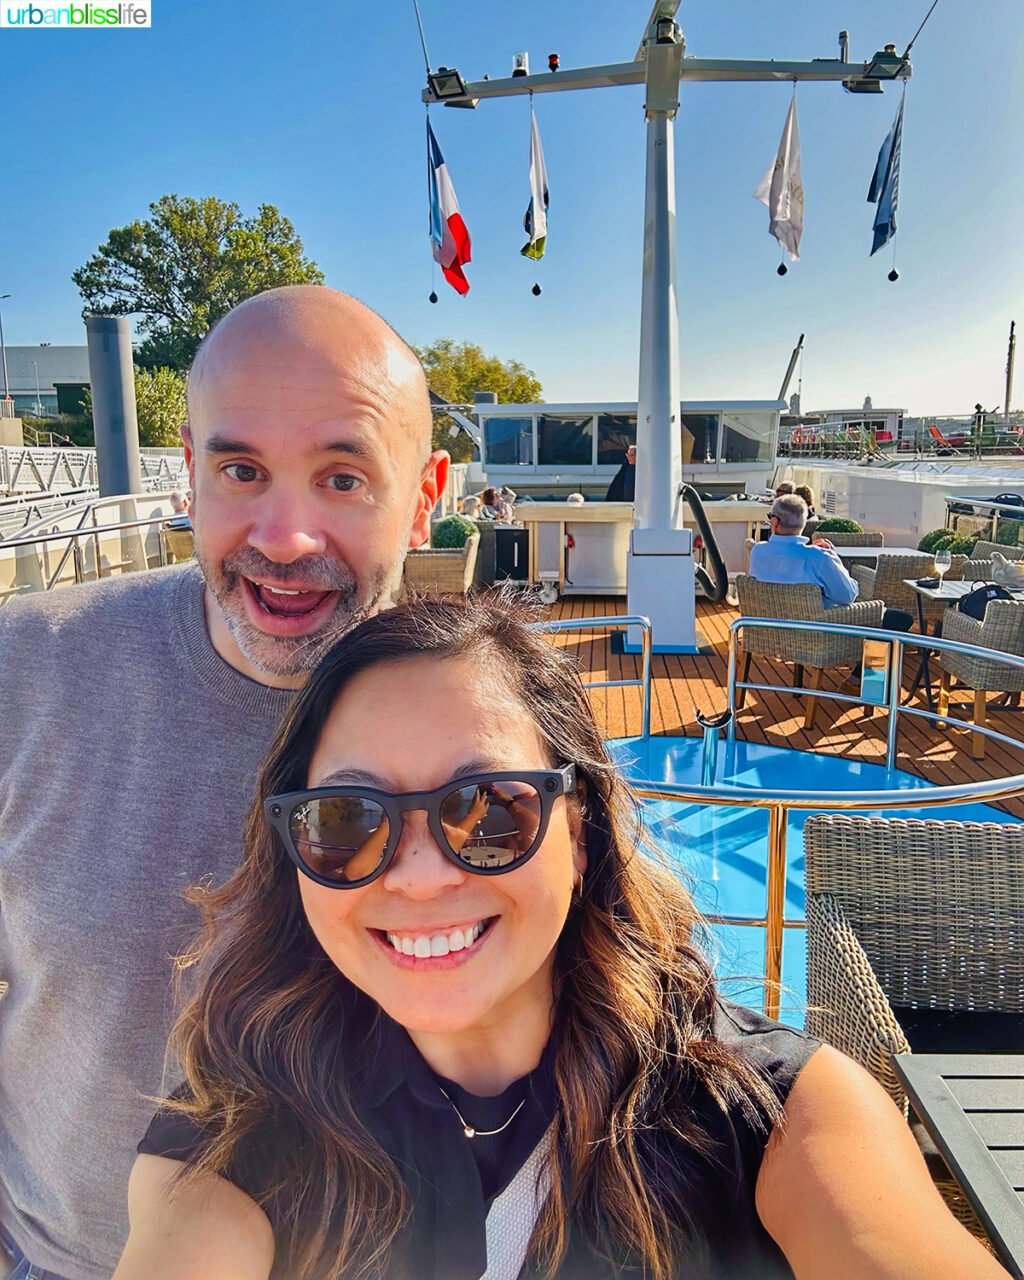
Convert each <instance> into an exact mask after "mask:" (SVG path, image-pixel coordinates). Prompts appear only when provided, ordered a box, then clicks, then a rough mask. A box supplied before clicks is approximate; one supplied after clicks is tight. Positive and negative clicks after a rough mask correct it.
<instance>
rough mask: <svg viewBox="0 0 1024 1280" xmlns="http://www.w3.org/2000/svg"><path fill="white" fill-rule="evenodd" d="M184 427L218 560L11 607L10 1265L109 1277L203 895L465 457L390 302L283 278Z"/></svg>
mask: <svg viewBox="0 0 1024 1280" xmlns="http://www.w3.org/2000/svg"><path fill="white" fill-rule="evenodd" d="M188 397H189V421H188V426H187V427H185V428H184V429H183V432H182V434H183V437H184V442H185V451H186V458H187V461H188V468H189V478H190V483H191V488H192V494H193V498H192V504H191V517H192V524H193V529H194V532H195V543H196V557H197V561H198V563H197V564H189V565H185V566H175V567H173V568H169V569H164V570H158V571H154V572H151V573H139V574H129V575H126V576H124V577H119V578H115V579H107V580H106V581H103V582H101V583H95V584H90V585H88V586H83V587H74V588H69V589H66V590H62V591H58V592H52V593H40V594H39V595H36V596H30V597H27V598H25V599H23V600H19V601H15V602H12V604H10V605H8V606H6V607H5V608H4V609H3V610H2V611H0V683H2V687H3V689H4V701H5V706H4V713H3V715H2V716H0V988H2V983H3V982H6V983H7V984H8V988H7V991H6V994H5V995H3V996H2V997H0V1275H3V1274H4V1265H3V1260H2V1254H3V1251H6V1253H7V1255H8V1257H9V1258H10V1259H11V1260H12V1261H13V1262H14V1263H15V1270H14V1273H13V1274H14V1275H16V1276H18V1277H19V1280H20V1278H21V1277H28V1276H32V1277H37V1276H38V1277H42V1278H43V1280H51V1278H52V1277H58V1278H60V1280H109V1277H110V1275H111V1273H112V1271H113V1270H114V1267H115V1266H116V1264H117V1260H118V1257H119V1256H120V1253H121V1250H122V1248H123V1245H124V1242H125V1239H126V1237H127V1234H128V1223H127V1218H126V1211H125V1204H126V1189H127V1182H128V1174H129V1172H130V1169H131V1165H132V1161H133V1158H134V1152H135V1144H136V1143H137V1142H138V1140H139V1139H140V1138H141V1136H142V1134H143V1133H144V1132H145V1129H146V1125H147V1123H148V1120H149V1117H150V1115H151V1112H152V1101H151V1099H152V1097H153V1096H154V1095H158V1094H159V1093H160V1092H161V1091H162V1090H163V1089H164V1088H165V1086H166V1085H168V1084H170V1085H173V1083H174V1079H173V1074H172V1078H170V1079H165V1077H164V1074H163V1054H164V1045H165V1043H166V1038H167V1031H168V1028H169V1023H170V1018H171V1013H172V1006H173V1000H172V994H171V981H170V979H171V966H170V963H169V957H171V956H172V955H174V954H176V953H179V952H180V951H181V950H182V949H183V948H184V947H185V946H186V945H187V943H188V940H189V938H190V937H191V935H192V934H193V933H194V932H195V929H196V927H197V926H198V924H199V920H198V916H197V913H196V911H195V908H194V907H191V906H189V905H188V904H187V903H186V902H185V900H184V897H183V893H184V891H185V890H186V889H187V888H188V886H190V885H194V884H197V883H198V882H200V881H201V880H203V879H204V878H208V879H210V880H212V881H214V882H221V881H223V880H225V879H226V878H227V877H228V876H229V875H230V874H231V872H232V871H233V870H234V868H235V867H236V865H237V863H238V859H239V855H240V849H241V833H242V828H243V823H244V818H245V813H246V809H247V807H248V803H249V800H250V798H251V796H252V794H253V790H254V783H255V775H256V769H257V766H258V763H259V760H260V758H261V757H262V755H263V753H264V752H265V750H266V748H267V747H268V746H269V744H270V741H271V739H272V737H273V735H274V732H275V730H276V727H277V725H278V723H279V721H280V718H281V715H282V713H283V712H284V710H285V709H286V707H287V704H288V701H289V696H290V691H291V690H292V689H294V688H296V687H298V686H299V685H300V684H301V683H302V682H303V680H304V679H305V677H306V673H307V672H308V671H309V670H310V669H311V667H312V666H313V665H315V663H316V661H317V660H318V658H319V657H320V655H321V654H322V653H323V652H324V651H325V649H326V648H327V647H328V646H329V645H330V643H331V641H332V640H333V639H335V638H336V637H337V636H338V635H340V634H341V633H342V632H343V631H344V630H345V629H346V628H348V627H350V626H352V625H353V624H354V623H355V622H356V621H358V620H359V619H360V618H362V617H364V616H365V615H366V614H368V613H372V612H373V611H374V610H377V609H380V608H383V607H386V606H387V604H388V603H389V602H390V601H391V599H392V597H393V595H394V593H395V591H396V589H397V587H398V584H399V582H400V580H401V572H402V563H403V561H404V558H405V553H406V551H407V549H408V548H409V547H412V546H417V545H419V544H420V543H422V542H423V541H425V540H426V537H427V534H428V531H429V522H430V515H431V512H432V510H433V508H434V506H435V504H436V502H437V499H438V496H439V494H440V493H441V490H442V489H443V487H444V483H445V478H446V475H447V465H448V459H447V455H445V454H443V453H432V452H431V449H430V408H429V399H428V395H427V389H426V383H425V380H424V376H423V371H422V369H421V367H420V364H419V361H418V360H417V358H416V356H415V354H414V353H413V352H412V351H411V350H410V348H409V347H408V346H407V345H406V344H405V343H404V342H403V341H402V339H401V338H399V336H398V335H397V334H396V333H395V332H394V331H393V330H392V329H391V328H390V327H389V326H388V325H387V324H385V323H384V321H383V320H381V319H380V318H379V317H378V316H376V315H375V314H374V313H373V312H372V311H370V310H369V309H368V308H366V307H364V306H363V305H362V304H361V303H359V302H356V301H355V300H354V299H352V298H349V297H347V296H346V295H344V294H341V293H336V292H334V291H332V290H329V289H324V288H318V287H315V286H296V287H293V288H286V289H276V290H271V291H270V292H268V293H265V294H261V295H259V296H258V297H256V298H252V299H250V300H249V301H247V302H245V303H243V304H242V305H241V306H239V307H237V308H236V309H235V310H234V311H232V312H230V313H229V314H228V315H227V316H225V317H224V319H223V320H221V321H220V323H219V324H218V325H217V326H216V327H215V328H214V329H213V330H212V331H211V333H210V334H208V335H207V337H206V338H205V339H204V341H203V344H202V346H201V347H200V349H199V351H198V353H197V356H196V360H195V362H194V365H193V368H192V372H191V375H190V379H189V388H188Z"/></svg>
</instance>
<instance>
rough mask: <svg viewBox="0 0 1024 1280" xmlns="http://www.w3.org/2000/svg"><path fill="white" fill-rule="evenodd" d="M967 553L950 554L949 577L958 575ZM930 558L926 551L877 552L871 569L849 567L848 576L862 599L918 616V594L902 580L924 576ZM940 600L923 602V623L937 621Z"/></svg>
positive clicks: (940, 615)
mask: <svg viewBox="0 0 1024 1280" xmlns="http://www.w3.org/2000/svg"><path fill="white" fill-rule="evenodd" d="M966 560H967V557H966V556H953V558H952V563H951V564H950V567H949V570H948V572H947V574H946V578H947V579H948V580H949V581H953V580H954V579H956V578H959V577H960V576H961V574H962V573H963V567H964V564H965V562H966ZM932 565H933V559H932V557H931V556H930V555H927V554H925V552H923V551H921V552H918V553H917V554H916V555H903V556H901V555H890V554H888V553H886V554H885V555H880V556H879V557H878V560H877V561H876V563H875V567H874V568H873V569H869V568H867V567H866V566H865V565H862V564H855V565H853V566H851V568H850V576H851V577H852V578H853V580H854V582H856V584H857V586H858V587H859V588H860V594H861V596H862V598H863V599H865V600H881V601H882V602H883V603H884V604H885V605H886V607H887V608H889V609H902V610H904V612H906V613H909V614H911V615H912V616H913V617H914V618H916V617H917V594H916V592H914V591H912V590H911V589H910V587H908V586H906V585H905V584H904V578H923V577H924V576H925V574H927V573H930V572H931V569H932ZM945 607H946V606H945V602H944V601H942V600H935V601H932V600H928V601H926V602H925V608H924V620H925V622H926V623H929V622H937V621H938V620H939V619H940V618H941V617H942V613H943V610H944V609H945Z"/></svg>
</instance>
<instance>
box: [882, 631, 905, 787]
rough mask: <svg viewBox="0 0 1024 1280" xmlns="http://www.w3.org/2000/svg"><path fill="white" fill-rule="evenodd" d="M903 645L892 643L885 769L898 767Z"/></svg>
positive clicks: (895, 641) (896, 641) (897, 642)
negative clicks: (897, 739)
mask: <svg viewBox="0 0 1024 1280" xmlns="http://www.w3.org/2000/svg"><path fill="white" fill-rule="evenodd" d="M902 676H903V645H902V644H900V642H899V641H898V640H894V641H893V642H892V646H891V648H890V650H889V723H888V725H887V726H886V733H885V767H886V768H887V769H895V767H896V731H897V729H898V727H899V725H898V719H899V714H900V690H901V688H902V684H903V679H902Z"/></svg>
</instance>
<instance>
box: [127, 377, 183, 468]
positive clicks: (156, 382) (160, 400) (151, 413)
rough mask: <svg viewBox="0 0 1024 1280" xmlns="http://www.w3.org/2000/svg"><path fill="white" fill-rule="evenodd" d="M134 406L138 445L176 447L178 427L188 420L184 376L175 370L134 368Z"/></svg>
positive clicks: (178, 439)
mask: <svg viewBox="0 0 1024 1280" xmlns="http://www.w3.org/2000/svg"><path fill="white" fill-rule="evenodd" d="M135 408H136V412H137V414H138V419H139V444H141V445H147V446H149V447H151V448H152V447H158V446H160V445H164V446H169V447H170V448H179V447H180V446H181V432H180V431H179V427H180V426H181V424H182V423H183V422H185V421H186V420H187V419H188V406H187V405H186V403H185V375H184V374H181V373H179V372H178V371H177V369H166V368H165V369H136V370H135Z"/></svg>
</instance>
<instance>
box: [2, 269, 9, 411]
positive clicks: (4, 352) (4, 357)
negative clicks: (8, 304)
mask: <svg viewBox="0 0 1024 1280" xmlns="http://www.w3.org/2000/svg"><path fill="white" fill-rule="evenodd" d="M10 296H11V295H10V294H9V293H0V302H3V300H4V298H9V297H10ZM0 360H2V361H3V366H4V400H5V401H6V402H7V403H8V404H9V403H10V400H11V384H10V383H9V382H8V380H7V347H6V346H5V345H4V316H3V309H2V308H0Z"/></svg>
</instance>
